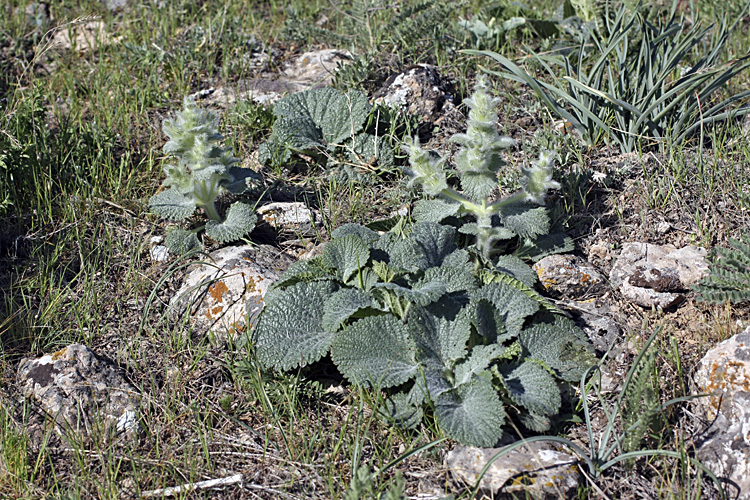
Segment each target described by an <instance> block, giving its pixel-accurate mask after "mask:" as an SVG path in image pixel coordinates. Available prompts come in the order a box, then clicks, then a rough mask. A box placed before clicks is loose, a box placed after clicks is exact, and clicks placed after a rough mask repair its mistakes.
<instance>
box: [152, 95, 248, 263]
mask: <svg viewBox="0 0 750 500" xmlns="http://www.w3.org/2000/svg"><path fill="white" fill-rule="evenodd" d="M218 121H219V119H218V117H217V116H216V115H215V114H214V113H212V112H211V111H209V110H204V109H200V108H198V106H197V105H196V104H195V101H194V100H193V99H191V98H189V97H186V98H185V101H184V103H183V109H182V111H180V112H178V113H177V115H176V116H175V117H174V118H172V119H167V120H165V121H164V125H163V130H164V133H165V134H167V135H168V136H169V141H168V142H167V143H166V144H165V145H164V152H166V153H169V154H171V155H172V156H174V157H175V158H176V160H177V161H176V162H172V163H167V164H166V165H165V167H164V172H165V173H166V174H167V177H166V179H165V180H164V186H166V187H167V189H166V190H164V191H162V192H160V193H158V194H156V195H154V196H152V197H151V200H150V201H149V208H150V209H151V211H152V212H154V213H155V214H157V215H160V216H162V217H164V218H165V219H169V220H173V221H181V220H184V219H187V218H188V217H190V216H192V215H193V214H194V213H195V210H196V208H202V209H203V210H204V211H205V214H206V216H207V217H208V219H209V220H208V221H207V222H206V224H205V225H204V226H200V227H198V228H196V229H192V230H185V229H172V230H171V231H170V232H169V233H167V237H166V240H165V244H166V246H167V247H169V248H170V250H172V251H174V252H176V253H185V252H187V251H189V250H191V249H193V248H198V247H200V242H199V240H198V237H197V233H199V232H200V231H202V230H205V232H206V235H207V236H209V237H210V238H212V239H214V240H216V241H220V242H222V243H224V242H230V241H236V240H239V239H241V238H243V237H245V236H247V235H248V234H249V233H250V232H251V231H252V230H253V228H254V227H255V223H256V221H257V216H256V215H255V214H254V213H253V207H252V206H251V205H249V204H247V203H244V202H241V201H237V202H235V203H233V204H232V205H231V206H230V207H229V209H228V210H227V211H226V214H225V215H224V216H222V215H221V213H220V212H219V210H218V208H217V206H216V200H217V198H218V197H219V196H220V195H221V194H223V193H225V192H231V193H233V194H241V193H243V192H245V191H247V190H248V189H249V188H250V187H251V186H253V184H254V183H255V181H256V180H257V179H254V175H255V174H254V173H253V172H252V171H251V170H249V169H244V168H239V167H237V166H235V165H236V164H237V163H238V162H239V160H238V159H237V158H235V157H234V156H233V155H232V154H231V153H230V152H229V151H228V150H227V149H226V148H223V147H221V146H220V145H219V143H220V141H221V140H222V139H223V137H222V136H221V134H219V131H218Z"/></svg>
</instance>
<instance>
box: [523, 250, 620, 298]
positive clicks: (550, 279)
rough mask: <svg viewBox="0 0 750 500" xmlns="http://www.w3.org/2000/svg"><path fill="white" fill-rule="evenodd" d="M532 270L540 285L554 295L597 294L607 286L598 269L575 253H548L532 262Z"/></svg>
mask: <svg viewBox="0 0 750 500" xmlns="http://www.w3.org/2000/svg"><path fill="white" fill-rule="evenodd" d="M534 270H535V271H536V273H537V276H539V281H540V282H541V284H542V286H544V288H545V289H546V290H547V291H548V292H550V293H551V294H552V295H554V296H556V297H560V296H563V297H567V298H581V297H591V296H598V295H601V294H602V293H604V292H605V290H606V288H607V286H606V282H605V281H604V277H603V276H602V275H601V274H600V273H599V271H597V270H596V268H595V267H594V266H592V265H591V264H589V263H588V262H586V261H585V260H583V259H582V258H580V257H577V256H575V255H548V256H547V257H545V258H543V259H542V260H540V261H539V262H537V263H536V264H534Z"/></svg>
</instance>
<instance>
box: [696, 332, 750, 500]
mask: <svg viewBox="0 0 750 500" xmlns="http://www.w3.org/2000/svg"><path fill="white" fill-rule="evenodd" d="M694 381H695V386H696V387H695V393H696V394H711V396H708V397H704V398H699V399H697V400H695V402H694V407H695V408H696V413H698V415H699V416H701V417H703V418H705V419H706V420H707V421H709V422H710V423H711V426H710V427H709V428H708V429H707V431H706V432H705V433H704V435H702V436H700V437H699V439H698V440H697V442H698V449H697V456H698V458H699V459H700V460H701V461H702V462H703V464H704V465H706V466H707V467H708V468H709V469H710V470H711V471H712V472H713V473H714V474H716V475H717V476H719V477H721V478H726V479H728V480H729V483H730V486H729V487H728V491H727V493H728V496H729V497H730V498H737V499H739V500H750V328H748V329H746V330H745V331H744V332H742V333H739V334H737V335H735V336H733V337H731V338H730V339H728V340H725V341H724V342H721V343H720V344H719V345H717V346H716V347H714V348H713V349H711V350H710V351H708V353H706V355H705V356H704V357H703V359H702V360H701V361H700V363H699V365H698V369H697V371H696V373H695V376H694Z"/></svg>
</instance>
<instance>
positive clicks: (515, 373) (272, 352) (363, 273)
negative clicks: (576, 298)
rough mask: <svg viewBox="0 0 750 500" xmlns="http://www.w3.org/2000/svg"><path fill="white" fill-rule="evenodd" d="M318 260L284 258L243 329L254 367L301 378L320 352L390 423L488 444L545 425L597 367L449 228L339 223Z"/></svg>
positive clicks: (576, 336)
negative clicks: (508, 432)
mask: <svg viewBox="0 0 750 500" xmlns="http://www.w3.org/2000/svg"><path fill="white" fill-rule="evenodd" d="M331 236H332V239H331V241H330V242H329V243H327V244H326V246H325V248H324V249H323V253H322V255H320V256H319V257H315V258H313V259H310V260H306V261H301V262H298V263H295V264H293V265H292V266H291V267H290V268H289V270H287V272H286V273H284V275H282V277H281V278H280V279H279V280H278V281H277V282H276V283H274V285H273V287H272V288H271V289H270V290H269V291H268V293H267V294H266V296H265V297H264V302H265V308H264V309H263V311H262V313H261V315H260V317H259V319H258V322H257V323H256V325H255V327H254V328H253V330H252V332H250V335H249V339H250V340H251V342H252V347H253V351H254V354H255V355H256V356H257V359H258V361H260V363H261V364H262V365H263V366H264V367H266V368H268V369H274V370H282V371H288V370H297V369H299V368H301V367H304V366H306V365H309V364H310V363H314V362H316V361H318V360H320V359H322V358H325V357H327V356H329V355H330V359H331V360H332V362H333V363H334V364H335V365H336V367H337V368H338V370H339V371H340V372H341V374H342V375H344V376H345V377H346V378H347V379H348V380H349V381H350V382H352V383H354V384H358V385H361V386H363V387H367V388H371V389H374V390H376V391H379V393H381V394H383V395H384V399H383V401H381V402H380V404H379V405H378V406H379V407H378V408H376V410H377V412H378V414H379V415H381V416H382V417H383V418H384V419H385V420H386V421H388V422H391V423H393V424H395V425H398V426H400V427H407V428H408V427H414V426H417V425H418V424H419V423H420V422H421V421H422V419H423V416H425V414H431V415H433V416H434V418H435V420H436V422H437V424H438V425H439V426H440V428H441V429H442V430H443V432H444V433H445V434H446V435H447V436H450V437H451V438H453V439H456V440H458V441H461V442H463V443H466V444H471V445H476V446H493V445H494V444H495V443H496V442H497V441H498V439H500V437H501V436H502V433H503V430H502V427H503V424H504V422H505V421H506V418H507V417H508V416H514V417H515V418H517V420H518V421H520V422H522V423H523V425H524V426H526V427H527V428H529V429H532V430H535V431H543V430H546V429H549V428H550V426H551V423H552V421H553V418H554V416H555V415H556V414H557V413H558V412H559V411H560V409H561V404H562V396H561V392H560V389H561V386H562V385H564V384H565V383H566V382H572V381H575V380H578V378H579V377H580V375H581V373H582V372H583V371H585V370H586V368H587V367H588V366H591V365H592V364H593V361H594V358H593V352H592V349H591V346H590V344H589V342H588V339H586V336H585V335H584V334H583V332H581V331H580V330H579V329H578V328H577V327H576V326H575V325H574V324H573V323H572V322H571V321H570V320H568V319H567V318H565V317H564V316H561V315H553V314H550V312H549V311H550V310H554V307H553V306H551V304H549V303H548V302H547V301H546V299H544V298H543V297H541V296H540V295H539V294H537V293H536V292H534V291H533V289H532V288H531V287H532V286H533V282H532V281H530V280H533V279H536V276H535V275H533V274H532V275H531V276H530V280H529V281H527V282H526V283H521V286H516V285H517V284H518V283H519V280H515V279H513V278H510V281H511V282H510V283H509V279H508V275H507V274H505V272H503V271H500V270H497V269H486V268H479V269H478V268H477V267H476V266H475V265H474V264H473V263H472V262H471V261H470V254H469V252H468V251H466V250H465V249H461V248H458V245H457V244H456V239H457V232H456V230H455V229H454V228H453V227H450V226H445V225H441V224H438V223H436V222H420V223H417V224H414V225H413V226H411V227H410V228H403V227H399V226H396V227H394V228H393V229H392V230H391V231H389V232H387V233H385V234H383V235H379V234H378V233H376V232H374V231H372V230H370V229H368V228H365V227H362V226H358V225H356V224H347V225H344V226H341V227H339V228H337V229H336V230H335V231H333V233H332V235H331Z"/></svg>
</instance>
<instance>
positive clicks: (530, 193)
mask: <svg viewBox="0 0 750 500" xmlns="http://www.w3.org/2000/svg"><path fill="white" fill-rule="evenodd" d="M554 164H555V155H554V153H552V152H550V151H541V152H540V153H539V159H538V160H537V161H535V162H534V163H532V165H531V167H530V168H525V169H523V170H522V173H523V176H522V177H521V179H520V182H521V185H522V186H523V190H524V192H525V193H526V199H527V200H528V201H531V202H533V203H537V204H539V205H543V204H544V196H545V195H546V194H547V190H549V189H559V188H560V183H559V182H557V181H553V180H552V167H553V166H554Z"/></svg>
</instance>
